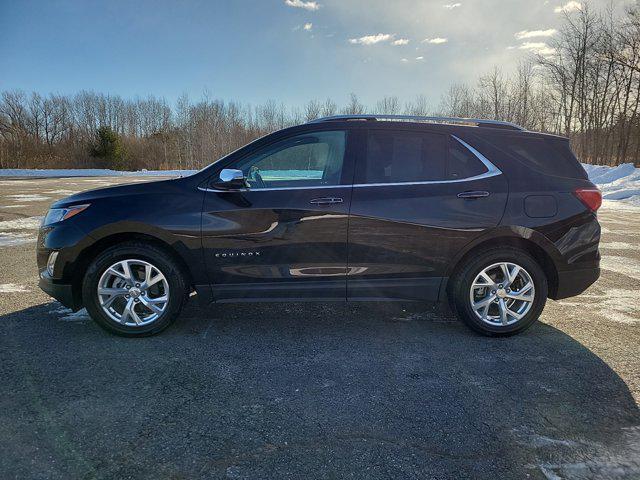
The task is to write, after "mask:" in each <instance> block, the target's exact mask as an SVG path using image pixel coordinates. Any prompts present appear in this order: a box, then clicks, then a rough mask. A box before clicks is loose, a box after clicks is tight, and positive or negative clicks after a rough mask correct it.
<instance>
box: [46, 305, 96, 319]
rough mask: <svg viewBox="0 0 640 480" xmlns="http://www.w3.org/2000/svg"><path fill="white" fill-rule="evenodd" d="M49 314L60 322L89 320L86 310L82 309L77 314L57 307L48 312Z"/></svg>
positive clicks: (68, 309)
mask: <svg viewBox="0 0 640 480" xmlns="http://www.w3.org/2000/svg"><path fill="white" fill-rule="evenodd" d="M49 313H51V314H53V315H57V316H58V320H60V321H62V322H86V321H87V320H91V317H90V316H89V313H88V312H87V309H86V308H82V309H80V310H78V311H77V312H74V311H73V310H71V309H70V308H67V307H63V306H59V307H58V308H54V309H53V310H49Z"/></svg>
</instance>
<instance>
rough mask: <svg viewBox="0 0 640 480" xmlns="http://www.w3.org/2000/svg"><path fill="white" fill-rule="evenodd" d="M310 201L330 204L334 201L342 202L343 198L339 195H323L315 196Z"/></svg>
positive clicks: (316, 203) (314, 203)
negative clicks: (320, 196)
mask: <svg viewBox="0 0 640 480" xmlns="http://www.w3.org/2000/svg"><path fill="white" fill-rule="evenodd" d="M309 203H312V204H313V205H330V204H333V203H342V199H341V198H339V197H322V198H314V199H313V200H310V201H309Z"/></svg>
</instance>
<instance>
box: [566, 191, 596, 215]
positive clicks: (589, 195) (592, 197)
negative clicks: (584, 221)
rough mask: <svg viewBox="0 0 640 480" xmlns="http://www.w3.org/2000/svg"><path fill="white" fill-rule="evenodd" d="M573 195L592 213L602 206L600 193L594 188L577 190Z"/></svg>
mask: <svg viewBox="0 0 640 480" xmlns="http://www.w3.org/2000/svg"><path fill="white" fill-rule="evenodd" d="M573 193H574V194H575V196H576V197H578V199H579V200H580V201H581V202H582V203H584V204H585V206H586V207H587V208H588V209H589V210H591V211H592V212H595V211H596V210H598V209H599V208H600V205H602V192H600V190H598V189H597V188H596V187H591V188H577V189H576V190H575V191H574V192H573Z"/></svg>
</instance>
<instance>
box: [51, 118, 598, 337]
mask: <svg viewBox="0 0 640 480" xmlns="http://www.w3.org/2000/svg"><path fill="white" fill-rule="evenodd" d="M600 203H601V195H600V192H599V191H598V189H597V188H596V187H595V186H594V185H593V184H592V183H591V182H589V180H588V178H587V175H586V174H585V171H584V169H583V168H582V166H581V165H580V164H579V163H578V161H577V160H576V158H575V156H574V155H573V153H572V152H571V149H570V147H569V142H568V140H567V139H566V138H563V137H557V136H554V135H546V134H541V133H534V132H529V131H525V130H524V129H522V128H521V127H519V126H517V125H514V124H511V123H506V122H498V121H491V120H478V119H454V118H432V117H407V116H373V115H361V116H336V117H329V118H323V119H320V120H316V121H313V122H311V123H307V124H304V125H300V126H296V127H292V128H287V129H284V130H281V131H278V132H275V133H273V134H270V135H267V136H265V137H263V138H261V139H259V140H256V141H255V142H253V143H251V144H249V145H247V146H245V147H243V148H241V149H239V150H237V151H235V152H233V153H231V154H229V155H228V156H226V157H224V158H222V159H220V160H218V161H217V162H215V163H213V164H211V165H210V166H208V167H207V168H205V169H203V170H201V171H199V172H197V173H195V174H193V175H191V176H187V177H183V178H178V179H174V180H166V181H158V182H152V183H145V184H136V185H125V186H117V187H112V188H104V189H99V190H93V191H88V192H84V193H80V194H77V195H73V196H71V197H68V198H66V199H64V200H60V201H58V202H56V203H54V204H53V205H52V207H51V210H50V211H49V213H48V214H47V216H46V217H45V219H44V221H43V224H42V227H41V229H40V235H39V241H38V266H39V270H40V286H41V288H42V289H43V290H44V291H45V292H47V293H49V294H50V295H52V296H53V297H55V298H56V299H58V300H59V301H60V302H62V303H63V304H64V305H66V306H68V307H71V308H72V309H78V308H81V307H82V306H85V307H86V308H87V310H88V311H89V313H90V314H91V316H92V317H93V318H94V319H95V321H97V322H98V324H99V325H100V326H102V327H104V328H106V329H108V330H110V331H111V332H114V333H117V334H121V335H128V336H141V335H150V334H154V333H158V332H160V331H161V330H163V329H164V328H166V327H167V326H168V325H169V324H171V323H172V322H173V321H174V320H175V319H176V317H177V316H178V314H179V313H180V309H181V308H182V306H183V304H184V303H185V301H186V299H187V298H188V297H189V296H190V294H192V293H193V292H194V291H195V292H197V297H198V299H199V300H200V301H201V302H202V303H203V304H205V305H208V304H212V303H219V302H220V303H222V302H245V301H252V302H255V301H298V300H317V301H325V300H339V301H345V300H346V301H354V300H358V301H360V300H401V301H443V300H445V299H448V300H449V303H450V304H451V306H452V308H453V309H454V311H455V312H456V313H457V315H458V316H459V317H460V318H461V319H462V320H464V321H465V322H466V324H467V325H468V326H470V327H471V328H473V329H474V330H476V331H478V332H481V333H484V334H488V335H509V334H514V333H517V332H520V331H522V330H524V329H526V328H527V327H529V326H530V325H531V324H532V323H533V322H534V321H535V320H536V319H537V318H538V317H539V316H540V314H541V312H542V309H543V308H544V305H545V302H546V299H547V297H550V298H554V299H559V298H565V297H569V296H572V295H577V294H579V293H580V292H582V291H584V290H585V289H586V288H587V287H588V286H589V285H591V284H592V283H593V282H594V281H595V280H596V279H597V278H598V275H599V272H600V270H599V259H600V256H599V253H598V242H599V240H600V226H599V224H598V221H597V219H596V214H595V212H596V210H597V209H598V207H599V206H600Z"/></svg>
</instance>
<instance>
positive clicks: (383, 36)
mask: <svg viewBox="0 0 640 480" xmlns="http://www.w3.org/2000/svg"><path fill="white" fill-rule="evenodd" d="M394 36H395V34H392V33H378V34H376V35H365V36H364V37H360V38H350V39H349V43H354V44H357V45H374V44H376V43H380V42H388V41H389V40H391V39H392V38H393V37H394Z"/></svg>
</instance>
